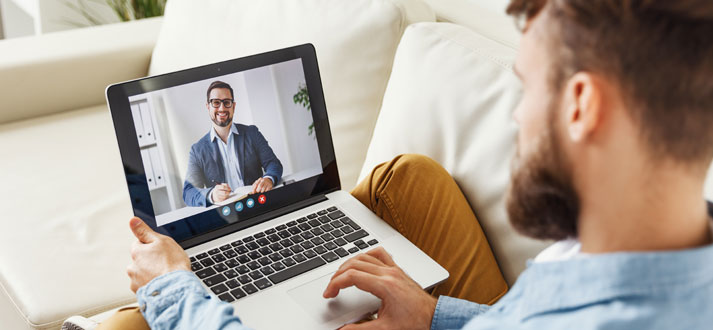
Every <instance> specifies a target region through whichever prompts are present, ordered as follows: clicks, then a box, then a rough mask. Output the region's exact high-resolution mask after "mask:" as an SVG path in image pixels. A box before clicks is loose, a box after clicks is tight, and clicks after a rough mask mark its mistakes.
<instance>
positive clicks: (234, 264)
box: [225, 259, 240, 268]
mask: <svg viewBox="0 0 713 330" xmlns="http://www.w3.org/2000/svg"><path fill="white" fill-rule="evenodd" d="M225 265H226V266H228V267H230V268H234V267H238V266H240V263H239V262H238V261H237V260H235V259H230V260H228V261H226V262H225Z"/></svg>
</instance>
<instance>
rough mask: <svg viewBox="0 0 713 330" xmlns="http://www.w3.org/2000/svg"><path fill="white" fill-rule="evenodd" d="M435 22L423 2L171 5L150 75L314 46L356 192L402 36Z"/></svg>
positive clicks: (339, 148)
mask: <svg viewBox="0 0 713 330" xmlns="http://www.w3.org/2000/svg"><path fill="white" fill-rule="evenodd" d="M434 19H435V16H434V14H433V13H432V11H431V10H430V8H429V7H428V6H426V5H425V4H424V3H422V2H421V1H419V0H348V1H334V0H303V1H283V0H260V1H254V0H213V1H193V0H172V1H169V2H168V5H167V8H166V14H165V16H164V26H163V30H162V31H161V34H160V35H159V39H158V42H157V44H156V48H155V50H154V54H153V58H152V61H151V67H150V70H149V72H150V73H151V74H159V73H165V72H169V71H174V70H179V69H184V68H188V67H192V66H198V65H203V64H207V63H212V62H217V61H223V60H227V59H232V58H236V57H241V56H245V55H250V54H254V53H258V52H263V51H269V50H274V49H278V48H283V47H287V46H293V45H297V44H302V43H312V44H314V46H315V48H316V50H317V58H318V61H319V66H320V73H321V75H322V82H323V85H324V94H325V98H326V103H327V110H328V113H329V121H330V124H331V128H332V135H333V137H334V145H335V150H336V156H337V161H338V165H339V173H340V177H341V180H342V187H344V188H345V189H350V188H351V187H352V186H354V184H355V183H356V179H357V175H358V173H359V170H360V168H361V165H362V163H363V160H364V156H365V154H366V149H367V147H368V143H369V140H370V138H371V134H372V131H373V127H374V123H375V122H376V116H377V114H378V110H379V107H380V104H381V98H382V96H383V93H384V88H385V87H386V81H387V79H388V76H389V73H390V71H391V63H392V61H393V57H394V53H395V51H396V47H397V45H398V42H399V39H400V38H401V34H402V33H403V30H404V29H405V27H406V26H407V25H408V24H409V23H411V22H415V21H424V20H431V21H432V20H434ZM216 47H217V48H216ZM187 152H188V151H187V150H186V153H187ZM178 156H179V159H182V158H180V156H182V155H178ZM183 156H185V157H184V158H185V159H187V158H188V157H187V155H183Z"/></svg>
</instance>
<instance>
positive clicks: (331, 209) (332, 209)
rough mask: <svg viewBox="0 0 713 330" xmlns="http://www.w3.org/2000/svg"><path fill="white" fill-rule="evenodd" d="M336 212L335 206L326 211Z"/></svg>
mask: <svg viewBox="0 0 713 330" xmlns="http://www.w3.org/2000/svg"><path fill="white" fill-rule="evenodd" d="M336 210H337V207H336V206H332V207H330V208H328V209H327V211H329V212H334V211H336Z"/></svg>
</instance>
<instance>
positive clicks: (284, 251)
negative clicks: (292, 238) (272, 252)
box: [280, 249, 294, 258]
mask: <svg viewBox="0 0 713 330" xmlns="http://www.w3.org/2000/svg"><path fill="white" fill-rule="evenodd" d="M293 254H294V253H292V251H290V250H288V249H284V250H282V251H280V255H282V256H283V257H284V258H287V257H291V256H292V255H293Z"/></svg>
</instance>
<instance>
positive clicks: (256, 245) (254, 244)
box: [245, 242, 260, 251]
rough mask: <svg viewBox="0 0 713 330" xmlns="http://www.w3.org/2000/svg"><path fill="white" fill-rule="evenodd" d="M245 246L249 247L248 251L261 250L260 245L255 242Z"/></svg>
mask: <svg viewBox="0 0 713 330" xmlns="http://www.w3.org/2000/svg"><path fill="white" fill-rule="evenodd" d="M245 246H247V247H248V250H250V251H254V250H257V249H258V248H260V245H258V244H257V243H255V242H250V243H248V244H245Z"/></svg>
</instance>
